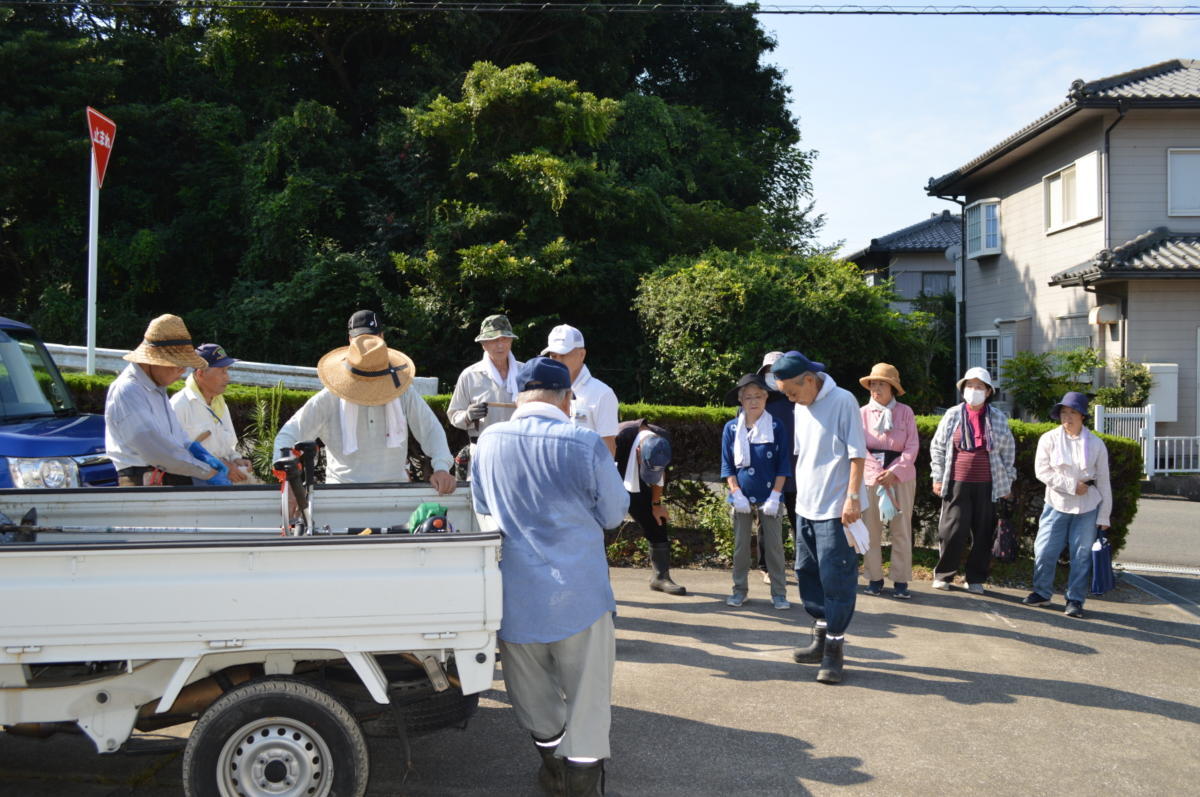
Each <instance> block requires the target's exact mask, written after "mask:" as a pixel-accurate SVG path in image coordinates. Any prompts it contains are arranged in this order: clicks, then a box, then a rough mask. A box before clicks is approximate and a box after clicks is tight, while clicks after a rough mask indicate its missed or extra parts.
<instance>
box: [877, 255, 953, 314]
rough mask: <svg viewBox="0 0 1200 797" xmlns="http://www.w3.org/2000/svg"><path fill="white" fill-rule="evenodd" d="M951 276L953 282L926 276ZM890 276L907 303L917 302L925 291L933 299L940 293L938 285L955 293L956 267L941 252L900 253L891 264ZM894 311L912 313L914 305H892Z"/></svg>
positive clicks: (897, 303) (892, 258)
mask: <svg viewBox="0 0 1200 797" xmlns="http://www.w3.org/2000/svg"><path fill="white" fill-rule="evenodd" d="M931 273H935V274H948V275H949V278H948V279H944V278H942V277H937V278H935V279H932V280H931V279H930V278H927V277H924V276H922V275H924V274H931ZM888 274H889V276H891V278H892V280H893V281H894V284H895V286H896V292H897V293H898V294H899V295H900V296H902V297H905V299H915V298H916V297H917V296H918V295H919V294H920V293H921V292H922V291H923V290H925V288H929V289H930V290H926V291H925V292H926V293H928V294H930V295H936V294H937V293H939V291H938V290H936V288H935V286H936V285H941V284H942V283H945V287H946V292H953V291H954V263H952V262H951V261H949V260H947V259H946V256H945V255H944V254H942V253H940V252H899V253H897V254H895V255H892V257H891V260H890V261H889V262H888ZM892 308H893V309H895V310H898V311H900V312H902V313H907V312H911V311H912V310H913V309H914V308H913V303H912V302H911V301H898V302H892Z"/></svg>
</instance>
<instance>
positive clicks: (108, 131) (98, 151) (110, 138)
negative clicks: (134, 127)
mask: <svg viewBox="0 0 1200 797" xmlns="http://www.w3.org/2000/svg"><path fill="white" fill-rule="evenodd" d="M87 123H88V132H90V133H91V135H92V155H93V156H94V157H95V158H96V184H97V185H100V186H103V185H104V170H105V169H106V168H108V156H109V155H111V154H112V148H113V142H114V141H116V140H117V123H116V122H114V121H113V120H112V119H109V118H108V117H107V116H105V115H104V114H102V113H100V112H99V111H97V110H96V109H95V108H93V107H91V106H88V109H87Z"/></svg>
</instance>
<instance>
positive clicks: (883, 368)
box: [858, 363, 904, 396]
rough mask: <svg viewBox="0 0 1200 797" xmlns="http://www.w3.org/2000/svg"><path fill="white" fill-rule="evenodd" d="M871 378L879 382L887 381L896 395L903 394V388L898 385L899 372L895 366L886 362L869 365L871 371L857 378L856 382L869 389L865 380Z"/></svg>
mask: <svg viewBox="0 0 1200 797" xmlns="http://www.w3.org/2000/svg"><path fill="white" fill-rule="evenodd" d="M872 379H878V380H879V381H880V382H887V383H888V384H889V385H891V386H892V390H894V391H896V395H897V396H903V395H904V388H903V387H901V385H900V372H899V371H897V370H896V366H894V365H889V364H888V363H875V364H874V365H872V366H871V373H869V374H867V375H866V376H864V377H863V378H862V379H859V380H858V383H859V384H860V385H862V386H863V387H865V388H867V390H870V389H871V388H870V387H868V386H867V382H870V381H871V380H872Z"/></svg>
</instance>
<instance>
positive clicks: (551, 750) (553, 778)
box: [533, 733, 567, 797]
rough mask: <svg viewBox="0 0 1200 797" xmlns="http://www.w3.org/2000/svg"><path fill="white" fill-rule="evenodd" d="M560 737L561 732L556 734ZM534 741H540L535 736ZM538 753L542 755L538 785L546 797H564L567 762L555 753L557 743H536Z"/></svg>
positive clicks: (565, 792)
mask: <svg viewBox="0 0 1200 797" xmlns="http://www.w3.org/2000/svg"><path fill="white" fill-rule="evenodd" d="M558 738H560V739H561V738H562V734H561V733H560V734H559V735H558ZM533 740H534V742H535V743H536V742H538V741H541V740H539V739H538V738H537V737H536V736H534V737H533ZM536 746H537V751H538V754H539V755H540V756H541V757H542V768H541V769H539V770H538V786H540V787H541V789H542V793H543V794H545V795H547V797H566V794H567V763H566V761H565V760H564V759H562V758H559V757H558V756H557V755H555V752H556V751H557V750H558V745H557V744H556V745H554V746H553V747H549V746H546V745H541V744H539V745H536Z"/></svg>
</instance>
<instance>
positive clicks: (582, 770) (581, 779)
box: [567, 759, 604, 797]
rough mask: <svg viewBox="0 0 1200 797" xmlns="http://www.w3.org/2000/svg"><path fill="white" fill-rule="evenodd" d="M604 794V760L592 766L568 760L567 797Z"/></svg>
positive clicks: (590, 796)
mask: <svg viewBox="0 0 1200 797" xmlns="http://www.w3.org/2000/svg"><path fill="white" fill-rule="evenodd" d="M598 794H604V759H601V760H599V761H594V762H592V763H590V764H580V763H578V762H575V761H571V760H569V759H568V760H567V797H595V795H598Z"/></svg>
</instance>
